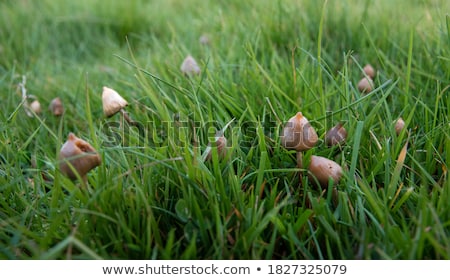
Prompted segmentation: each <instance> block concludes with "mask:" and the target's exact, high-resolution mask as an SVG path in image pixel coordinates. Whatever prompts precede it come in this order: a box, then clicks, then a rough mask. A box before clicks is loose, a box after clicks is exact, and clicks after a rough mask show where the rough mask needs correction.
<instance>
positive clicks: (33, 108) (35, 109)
mask: <svg viewBox="0 0 450 280" xmlns="http://www.w3.org/2000/svg"><path fill="white" fill-rule="evenodd" d="M30 109H31V111H33V112H35V113H36V114H40V113H41V112H42V110H41V103H40V102H39V101H38V100H37V99H36V100H34V101H33V102H31V104H30Z"/></svg>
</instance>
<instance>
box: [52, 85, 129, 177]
mask: <svg viewBox="0 0 450 280" xmlns="http://www.w3.org/2000/svg"><path fill="white" fill-rule="evenodd" d="M102 103H103V113H104V114H105V116H106V117H108V118H109V117H112V116H113V115H115V114H116V113H119V112H120V114H121V115H122V116H123V118H124V119H125V120H126V121H127V122H128V123H129V124H130V125H134V124H135V121H133V120H132V119H131V118H130V116H129V115H128V114H127V112H126V111H125V110H124V108H125V107H126V106H127V105H128V102H127V101H126V100H125V99H124V98H123V97H122V96H121V95H120V94H119V93H118V92H117V91H115V90H114V89H112V88H109V87H106V86H104V87H103V92H102ZM59 162H60V164H59V168H60V170H61V172H62V174H64V175H65V176H67V177H68V178H69V179H71V180H76V179H81V180H82V181H83V182H85V183H86V182H87V173H88V172H89V171H90V170H92V169H94V168H95V167H97V166H99V165H100V164H101V163H102V159H101V157H100V155H99V153H98V152H97V151H96V150H95V149H94V147H92V146H91V145H90V144H89V143H88V142H86V141H85V140H83V139H80V138H78V137H77V136H75V134H74V133H72V132H71V133H69V135H68V137H67V141H66V142H65V143H64V144H63V145H62V147H61V150H60V152H59Z"/></svg>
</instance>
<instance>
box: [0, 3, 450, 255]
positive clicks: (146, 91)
mask: <svg viewBox="0 0 450 280" xmlns="http://www.w3.org/2000/svg"><path fill="white" fill-rule="evenodd" d="M447 11H450V3H449V2H448V1H443V0H428V1H426V0H415V1H409V0H398V1H390V0H381V1H369V0H367V1H350V0H349V1H319V2H317V3H316V2H314V1H270V0H262V1H234V0H233V1H200V0H192V1H179V0H172V1H163V0H156V1H141V0H131V1H126V4H125V2H123V1H111V4H110V5H106V6H105V5H104V3H103V1H100V0H92V1H88V0H80V1H74V2H70V3H69V2H64V3H63V2H60V1H51V0H43V1H27V0H21V1H2V2H1V3H0V26H1V27H0V92H1V95H2V102H1V103H0V123H1V126H0V142H1V145H0V258H1V259H450V208H449V201H450V180H449V178H448V177H449V176H448V169H449V166H448V159H449V158H450V141H449V138H450V124H449V116H450V98H449V97H448V94H449V85H450V63H449V61H450V17H449V15H448V14H446V12H447ZM203 34H208V36H209V39H210V43H209V44H208V45H203V44H200V43H199V37H200V36H201V35H203ZM188 54H191V55H192V56H193V57H195V58H196V59H197V61H198V62H199V64H200V66H201V68H202V74H201V75H200V76H195V77H191V78H188V77H186V76H184V75H183V74H182V73H180V70H179V67H180V65H181V62H182V61H183V59H184V58H185V57H186V56H187V55H188ZM366 63H371V64H372V65H374V66H375V68H376V69H377V70H378V75H377V77H376V79H375V85H376V89H375V90H374V91H372V92H371V93H369V94H366V95H364V94H361V93H359V92H358V91H357V89H356V84H357V82H358V80H359V79H360V78H361V77H362V75H363V74H362V67H363V66H364V65H365V64H366ZM23 77H26V84H25V86H26V89H27V92H28V94H30V95H34V96H36V97H37V98H38V99H39V101H40V102H41V104H42V106H43V112H42V113H41V114H39V115H35V116H34V117H28V116H27V114H26V112H25V110H24V108H23V107H24V104H23V102H22V99H21V95H20V91H19V90H18V85H19V84H20V83H21V82H22V81H23V80H22V79H23ZM103 86H109V87H112V88H114V89H116V90H117V91H118V92H119V93H121V95H122V96H123V97H124V98H125V99H127V100H128V101H129V103H130V104H129V106H128V107H127V111H128V113H129V114H130V115H131V117H132V118H133V119H135V120H136V121H137V122H138V123H139V126H138V127H137V128H136V127H129V126H127V125H126V124H121V123H120V117H119V116H115V117H112V118H111V119H105V117H104V116H103V111H102V103H101V89H102V87H103ZM57 96H59V97H60V98H61V99H62V100H63V102H64V105H65V110H66V111H65V113H64V115H63V116H62V117H60V118H58V117H55V116H52V115H51V114H50V112H49V111H48V110H47V106H48V104H49V103H50V101H51V100H52V99H53V98H54V97H57ZM298 111H301V112H302V113H303V114H304V115H305V116H306V117H307V118H308V119H309V120H310V122H311V124H312V125H313V127H314V128H315V129H316V131H317V133H318V135H319V137H320V141H319V143H318V144H317V145H316V147H315V148H313V149H311V150H310V151H308V152H307V153H306V156H310V155H313V154H315V155H320V156H324V157H327V158H330V159H333V160H335V161H336V162H338V163H339V164H340V165H341V166H342V167H343V168H344V170H345V171H344V176H343V178H342V180H341V181H340V182H339V184H338V185H337V186H336V189H335V191H333V188H332V186H330V187H329V188H325V189H320V188H317V187H315V186H314V185H313V184H312V183H311V182H309V181H308V179H307V178H306V177H301V176H299V174H300V173H299V172H300V170H299V169H297V168H296V163H295V154H294V153H293V152H292V151H289V150H286V149H284V148H283V147H282V146H281V144H280V138H279V135H280V131H281V129H282V127H283V125H284V123H285V122H286V121H287V120H288V119H289V118H290V117H292V116H293V115H294V114H295V113H296V112H298ZM400 116H401V117H402V118H403V119H404V120H405V123H406V127H407V129H405V130H403V132H402V133H401V134H400V135H397V134H396V133H395V130H394V125H393V124H394V122H395V120H396V119H397V118H398V117H400ZM230 121H231V124H230V125H229V127H228V128H227V129H226V130H225V137H226V138H227V139H228V144H229V145H228V146H229V150H228V153H227V156H226V158H221V157H220V156H219V154H218V153H217V149H215V148H213V149H212V160H211V161H203V158H204V154H203V153H204V151H205V149H206V147H207V145H208V143H209V141H211V139H213V137H214V133H215V131H216V130H220V129H222V128H223V127H224V126H226V124H227V123H229V122H230ZM339 121H341V122H343V123H344V125H345V127H346V129H347V131H348V138H347V141H346V143H345V144H344V145H343V146H342V147H341V149H338V148H329V147H326V146H325V145H324V143H323V136H324V135H325V133H326V131H327V130H328V129H329V128H331V127H332V126H334V125H335V124H336V123H337V122H339ZM69 132H74V133H75V134H76V135H77V136H78V137H80V138H82V139H85V140H86V141H88V142H90V143H91V144H92V145H93V146H94V147H95V148H96V149H97V150H98V151H99V153H100V154H101V156H102V159H103V163H102V165H100V166H99V167H97V168H96V169H94V170H92V171H91V172H90V173H89V175H88V186H84V187H83V186H82V184H81V183H80V182H78V181H75V182H72V181H70V180H69V179H67V178H65V177H64V176H63V175H62V174H61V173H60V171H59V168H58V159H57V158H58V152H59V149H60V147H61V145H62V143H64V141H65V139H66V137H67V135H68V133H69Z"/></svg>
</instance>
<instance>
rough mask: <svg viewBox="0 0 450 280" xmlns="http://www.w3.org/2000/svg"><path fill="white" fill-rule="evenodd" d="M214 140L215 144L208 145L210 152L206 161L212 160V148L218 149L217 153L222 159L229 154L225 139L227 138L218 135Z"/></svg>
mask: <svg viewBox="0 0 450 280" xmlns="http://www.w3.org/2000/svg"><path fill="white" fill-rule="evenodd" d="M214 140H215V142H214V143H213V144H211V143H210V144H209V145H208V148H209V149H210V150H209V152H208V154H207V156H206V160H211V158H212V151H211V148H212V147H217V153H218V155H219V157H220V158H224V157H225V156H226V154H227V138H225V136H223V135H220V134H218V135H216V136H215V138H214Z"/></svg>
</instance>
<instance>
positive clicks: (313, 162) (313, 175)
mask: <svg viewBox="0 0 450 280" xmlns="http://www.w3.org/2000/svg"><path fill="white" fill-rule="evenodd" d="M297 165H298V167H299V168H303V166H304V163H303V158H302V156H301V154H297ZM341 177H342V167H341V166H340V165H339V164H337V163H336V162H334V161H332V160H330V159H327V158H324V157H321V156H314V155H313V156H311V158H310V162H309V165H308V178H309V181H310V182H313V183H314V182H318V183H319V184H320V185H321V186H322V187H323V188H326V187H327V186H328V184H329V181H330V179H331V180H333V184H337V183H339V180H340V179H341Z"/></svg>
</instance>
